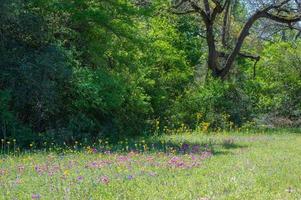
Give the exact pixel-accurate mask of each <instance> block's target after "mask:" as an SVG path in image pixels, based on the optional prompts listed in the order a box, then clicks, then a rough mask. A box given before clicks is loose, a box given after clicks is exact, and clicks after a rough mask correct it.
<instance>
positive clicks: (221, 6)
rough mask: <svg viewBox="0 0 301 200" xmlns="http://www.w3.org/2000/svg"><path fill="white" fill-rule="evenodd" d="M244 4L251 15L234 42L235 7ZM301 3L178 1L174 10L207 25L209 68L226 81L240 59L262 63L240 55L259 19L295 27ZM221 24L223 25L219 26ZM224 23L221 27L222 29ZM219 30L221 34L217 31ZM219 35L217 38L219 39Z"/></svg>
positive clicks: (283, 0)
mask: <svg viewBox="0 0 301 200" xmlns="http://www.w3.org/2000/svg"><path fill="white" fill-rule="evenodd" d="M239 3H244V4H245V5H246V9H247V11H248V12H252V14H248V15H249V17H248V19H247V20H246V21H245V22H244V23H243V25H242V29H241V31H240V33H239V34H238V37H237V38H235V39H234V40H233V42H231V41H232V40H231V39H232V38H231V35H230V31H229V30H230V26H231V18H233V16H235V10H234V9H233V8H234V7H235V5H237V4H239ZM300 5H301V1H300V0H257V1H252V2H251V3H250V2H249V1H236V0H175V1H174V2H173V9H172V11H173V12H174V13H175V14H189V13H193V14H196V15H198V16H200V17H201V19H202V21H203V23H204V25H205V30H206V33H205V38H206V41H207V45H208V57H207V64H208V68H209V69H211V71H212V74H213V76H214V77H219V78H222V79H225V78H226V77H228V75H229V73H230V71H231V69H232V68H233V65H234V62H235V60H236V58H237V57H238V56H242V57H245V58H250V59H254V60H256V62H257V61H258V60H259V57H258V56H253V55H248V54H245V53H243V52H241V49H242V46H243V44H244V41H245V39H246V38H247V36H248V35H249V34H250V30H251V28H252V27H253V26H254V25H255V24H256V22H257V21H259V20H260V19H267V20H270V21H273V22H277V23H279V24H285V25H287V26H288V27H291V28H296V27H297V26H298V23H299V22H300V21H301V14H300V12H301V6H300ZM220 21H222V23H218V22H220ZM219 24H222V27H221V28H220V27H219ZM218 28H220V29H221V31H217V30H218ZM217 35H218V37H217Z"/></svg>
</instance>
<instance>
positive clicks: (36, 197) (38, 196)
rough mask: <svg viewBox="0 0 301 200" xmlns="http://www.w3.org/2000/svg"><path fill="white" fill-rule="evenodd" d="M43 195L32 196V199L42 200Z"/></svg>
mask: <svg viewBox="0 0 301 200" xmlns="http://www.w3.org/2000/svg"><path fill="white" fill-rule="evenodd" d="M40 198H41V195H40V194H33V195H31V199H40Z"/></svg>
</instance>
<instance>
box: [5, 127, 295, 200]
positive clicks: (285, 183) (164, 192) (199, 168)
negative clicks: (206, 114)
mask: <svg viewBox="0 0 301 200" xmlns="http://www.w3.org/2000/svg"><path fill="white" fill-rule="evenodd" d="M116 146H117V147H118V148H117V147H116ZM121 147H122V148H121ZM134 147H136V148H132V149H131V148H129V146H128V143H127V142H121V143H119V144H115V146H114V148H113V147H112V146H111V149H108V148H107V147H106V148H104V147H102V146H97V147H93V148H91V147H89V148H86V150H84V151H70V150H66V151H65V152H61V153H51V152H28V153H25V154H22V155H14V154H11V155H2V157H1V159H0V199H105V200H107V199H131V200H132V199H151V200H153V199H200V200H201V199H202V200H208V199H300V198H301V185H300V183H301V134H298V131H294V132H288V131H283V132H282V133H280V132H278V133H257V134H256V133H254V134H244V133H225V134H217V135H210V136H209V135H201V134H189V135H172V136H161V137H154V138H152V139H149V140H147V141H144V140H139V141H137V142H136V143H134Z"/></svg>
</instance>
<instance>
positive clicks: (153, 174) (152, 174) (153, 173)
mask: <svg viewBox="0 0 301 200" xmlns="http://www.w3.org/2000/svg"><path fill="white" fill-rule="evenodd" d="M149 175H150V176H157V173H156V172H150V173H149Z"/></svg>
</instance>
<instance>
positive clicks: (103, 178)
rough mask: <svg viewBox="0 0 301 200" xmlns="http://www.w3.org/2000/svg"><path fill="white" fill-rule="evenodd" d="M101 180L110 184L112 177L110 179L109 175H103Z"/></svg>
mask: <svg viewBox="0 0 301 200" xmlns="http://www.w3.org/2000/svg"><path fill="white" fill-rule="evenodd" d="M100 181H101V182H102V183H103V184H105V185H107V184H109V182H110V179H109V177H107V176H102V177H100Z"/></svg>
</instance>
